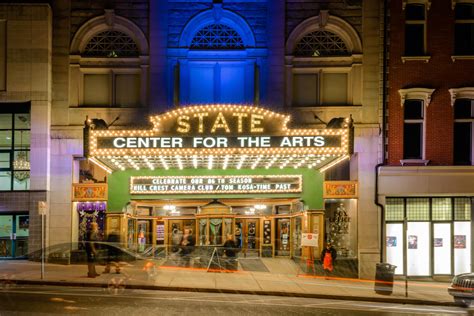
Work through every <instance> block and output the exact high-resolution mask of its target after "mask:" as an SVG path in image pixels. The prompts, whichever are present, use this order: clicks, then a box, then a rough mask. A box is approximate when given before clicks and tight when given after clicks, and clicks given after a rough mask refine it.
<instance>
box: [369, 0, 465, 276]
mask: <svg viewBox="0 0 474 316" xmlns="http://www.w3.org/2000/svg"><path fill="white" fill-rule="evenodd" d="M472 10H473V4H472V3H470V2H469V1H409V0H408V1H390V23H389V48H388V57H389V58H388V60H387V73H386V79H387V81H386V86H387V90H386V91H387V103H386V123H387V124H386V161H385V163H386V165H385V166H382V167H381V168H380V169H379V175H378V177H379V181H380V186H379V188H378V194H379V195H378V196H379V200H380V201H381V202H382V204H384V209H385V213H384V215H385V216H384V217H385V226H384V231H385V234H384V235H385V237H386V240H387V243H386V247H385V259H386V260H387V261H389V262H391V263H393V264H395V265H397V266H398V268H397V271H396V273H398V274H408V276H421V275H423V276H440V275H452V274H458V273H460V272H464V271H471V256H472V251H471V245H472V243H471V241H470V239H471V231H470V219H471V212H472V209H473V208H472V205H473V199H472V196H473V192H474V187H473V185H474V182H473V181H472V179H473V176H474V169H473V167H472V164H473V160H472V157H473V156H472V118H473V113H474V112H472V108H473V106H472V99H473V94H472V92H473V91H474V90H473V87H474V80H473V77H472V76H471V75H470V72H471V70H472V69H474V60H473V55H474V51H473V50H472V48H473V34H472V29H471V30H470V31H469V27H470V26H469V25H472V24H471V23H473V22H472V18H473V15H472ZM466 47H467V48H466ZM462 113H463V114H462ZM457 124H464V125H462V126H461V125H457ZM463 128H464V129H463ZM456 129H458V132H456V131H455V130H456ZM466 137H467V138H466ZM458 156H459V157H462V159H460V158H457V157H458ZM451 225H452V226H451ZM404 231H405V232H404ZM397 239H398V240H399V243H398V244H397V245H395V246H394V244H393V242H390V243H389V240H391V241H393V240H397ZM401 241H404V243H405V244H404V243H402V242H401ZM415 244H416V245H415ZM417 257H418V258H420V257H426V258H430V259H429V260H426V262H419V261H417V262H415V261H414V260H417V259H416V258H417ZM446 257H448V258H451V260H446Z"/></svg>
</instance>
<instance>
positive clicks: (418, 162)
mask: <svg viewBox="0 0 474 316" xmlns="http://www.w3.org/2000/svg"><path fill="white" fill-rule="evenodd" d="M400 163H401V165H402V166H405V165H409V166H414V165H418V166H421V165H423V166H427V165H428V164H429V163H430V161H429V160H425V159H402V160H400Z"/></svg>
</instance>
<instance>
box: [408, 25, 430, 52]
mask: <svg viewBox="0 0 474 316" xmlns="http://www.w3.org/2000/svg"><path fill="white" fill-rule="evenodd" d="M424 39H425V25H424V24H405V55H406V56H423V55H424V54H425V50H424Z"/></svg>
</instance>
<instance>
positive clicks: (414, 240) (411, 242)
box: [408, 235, 418, 249]
mask: <svg viewBox="0 0 474 316" xmlns="http://www.w3.org/2000/svg"><path fill="white" fill-rule="evenodd" d="M408 249H418V236H417V235H408Z"/></svg>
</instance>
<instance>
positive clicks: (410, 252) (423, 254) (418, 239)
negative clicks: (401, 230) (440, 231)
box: [407, 222, 431, 276]
mask: <svg viewBox="0 0 474 316" xmlns="http://www.w3.org/2000/svg"><path fill="white" fill-rule="evenodd" d="M407 248H408V249H407V274H408V275H409V276H426V275H430V265H431V260H430V223H428V222H408V223H407ZM420 258H423V260H420Z"/></svg>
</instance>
